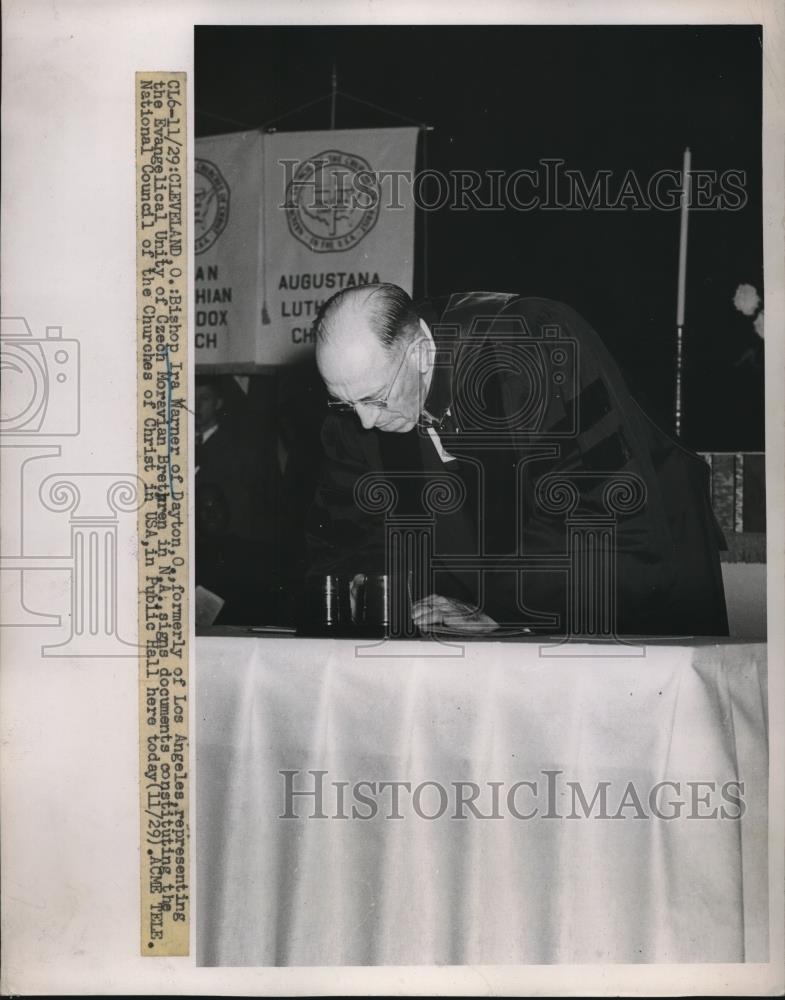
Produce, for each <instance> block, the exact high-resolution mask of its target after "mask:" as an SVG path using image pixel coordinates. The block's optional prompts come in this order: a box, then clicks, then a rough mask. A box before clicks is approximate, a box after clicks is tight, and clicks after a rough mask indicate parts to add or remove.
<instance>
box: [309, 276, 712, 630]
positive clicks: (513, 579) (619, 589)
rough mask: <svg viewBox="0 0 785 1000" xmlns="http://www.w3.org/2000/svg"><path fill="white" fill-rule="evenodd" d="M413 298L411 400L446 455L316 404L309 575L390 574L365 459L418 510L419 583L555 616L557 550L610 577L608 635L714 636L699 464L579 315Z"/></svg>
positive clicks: (563, 579)
mask: <svg viewBox="0 0 785 1000" xmlns="http://www.w3.org/2000/svg"><path fill="white" fill-rule="evenodd" d="M419 311H420V314H421V315H422V316H423V318H424V319H425V320H426V322H427V323H428V324H429V326H430V328H431V331H432V333H433V335H434V340H435V343H436V347H437V353H436V367H435V370H434V376H433V379H432V383H431V386H430V390H429V393H428V398H427V400H426V401H425V410H426V411H427V413H428V414H429V415H430V417H431V418H433V423H432V426H433V428H434V429H435V430H436V433H437V435H438V437H439V440H440V444H441V446H442V448H443V449H445V450H446V452H447V453H448V455H449V456H453V457H454V458H455V459H456V460H455V461H444V460H443V457H441V456H440V454H439V450H438V448H437V447H436V445H435V443H434V440H433V437H432V434H431V433H430V432H429V431H428V430H427V429H424V428H415V429H414V430H413V431H411V432H409V433H408V434H391V433H388V434H385V433H383V432H381V431H377V430H370V431H365V430H364V429H363V428H362V426H361V424H360V422H359V420H357V418H356V417H355V416H354V414H330V415H328V417H327V418H326V420H325V423H324V426H323V431H322V441H323V446H324V464H323V469H322V475H321V481H320V486H319V489H318V491H317V495H316V499H315V502H314V505H313V507H312V510H311V513H310V517H309V524H308V537H309V543H310V550H311V571H312V573H319V574H321V573H327V572H333V573H345V574H348V573H355V572H384V571H387V570H389V554H390V553H389V545H388V542H387V540H386V531H387V530H389V525H390V520H389V515H390V512H389V510H388V511H387V515H386V517H387V520H386V521H385V513H384V512H382V511H381V510H379V509H378V508H379V504H377V505H376V506H377V510H375V511H374V510H371V509H366V508H369V507H373V506H374V505H373V502H372V501H373V496H372V495H371V494H369V492H368V490H369V489H370V488H371V487H372V486H373V483H372V482H369V481H368V480H367V479H364V478H363V477H365V476H367V474H368V473H371V472H376V473H377V474H379V475H383V476H384V478H385V479H386V480H387V482H388V483H389V484H390V486H391V487H392V488H393V489H394V491H395V494H396V498H397V502H396V505H395V509H394V511H393V515H394V516H398V517H400V516H402V515H407V516H410V517H414V518H417V517H420V519H421V522H420V523H423V524H424V523H425V520H423V518H427V517H428V515H429V513H430V514H431V517H432V521H433V525H434V533H433V536H432V539H431V540H430V541H429V542H428V543H427V544H426V548H428V549H429V551H428V554H427V559H428V562H429V569H430V573H431V576H430V580H429V583H430V585H431V586H432V587H433V589H434V590H435V592H437V593H442V594H445V595H447V596H456V597H461V598H464V599H469V600H473V601H475V602H477V603H479V604H480V605H481V606H482V607H483V609H484V610H485V611H486V612H487V613H488V614H490V615H491V616H492V617H493V618H495V619H496V620H497V621H500V622H517V623H521V622H527V623H529V624H533V625H539V626H541V627H542V628H543V629H544V630H546V631H559V630H561V629H563V628H564V627H565V622H566V620H567V618H566V616H567V607H568V595H569V592H570V582H569V581H570V579H571V578H570V575H569V573H570V570H569V569H568V564H569V563H570V562H571V564H572V571H573V578H572V579H573V585H574V580H575V576H574V573H575V572H576V571H578V570H579V571H580V573H581V574H583V576H584V578H585V579H589V578H590V577H591V574H592V573H596V574H598V575H597V576H596V579H595V580H594V582H593V583H592V584H590V585H589V587H588V593H589V596H591V594H594V597H595V598H596V597H597V596H598V595H599V594H600V589H601V588H605V589H606V591H607V588H608V587H610V588H611V590H612V593H610V592H609V593H608V594H605V592H603V593H604V600H605V604H606V605H608V606H610V604H611V603H612V602H614V601H615V606H614V607H615V620H616V626H615V628H616V631H617V632H618V633H620V634H624V633H626V634H652V635H683V634H703V635H724V634H727V616H726V612H725V601H724V594H723V589H722V576H721V572H720V563H719V555H718V547H719V546H720V545H722V536H721V533H720V532H719V529H718V527H717V525H716V521H715V519H714V516H713V513H712V511H711V506H710V503H709V494H708V474H709V470H708V467H707V466H706V464H705V463H704V462H703V460H702V459H700V458H699V456H697V455H696V454H695V453H694V452H691V451H689V450H688V449H686V448H684V447H683V446H682V445H680V444H679V443H678V442H676V441H674V440H672V439H671V438H670V437H669V436H668V435H666V434H665V433H664V432H663V431H662V430H661V429H660V428H658V427H657V426H656V425H655V424H654V423H653V422H652V421H651V420H650V419H649V418H648V417H647V415H646V414H645V413H644V412H643V411H642V410H641V408H640V407H639V406H638V404H637V403H636V402H635V400H634V399H633V398H632V396H631V395H630V393H629V390H628V388H627V386H626V384H625V381H624V379H623V377H622V375H621V373H620V371H619V369H618V367H617V365H616V364H615V362H614V361H613V359H612V358H611V356H610V354H609V353H608V351H607V349H606V348H605V346H604V345H603V343H602V341H601V340H600V338H599V336H598V335H597V334H596V332H595V331H594V330H593V329H592V328H591V327H590V326H589V325H588V323H586V321H585V320H583V319H582V317H580V316H579V315H578V314H577V313H576V312H575V311H574V310H572V309H570V308H569V307H568V306H566V305H563V304H561V303H558V302H552V301H549V300H545V299H537V298H521V297H519V296H516V295H505V294H497V293H478V292H475V293H467V294H455V295H452V296H450V297H449V298H448V299H443V300H439V301H433V302H429V303H422V304H420V306H419ZM428 481H430V482H431V484H432V485H433V486H434V487H436V485H437V484H438V483H439V482H441V483H442V485H443V490H444V491H446V492H452V493H453V494H454V495H455V496H457V497H458V501H459V502H458V504H457V507H455V504H453V507H454V508H455V509H449V510H448V509H447V508H448V507H450V503H445V502H444V497H443V498H442V501H441V502H440V501H439V498H438V496H436V497H435V499H436V501H437V502H436V508H437V510H436V513H432V508H433V506H434V494H433V492H432V493H431V495H430V497H428V498H424V496H423V490H422V486H423V484H424V483H427V482H428ZM455 496H454V497H453V499H455ZM369 500H370V501H371V502H370V503H369ZM424 501H425V502H424ZM428 501H430V503H429V502H428ZM599 550H602V551H601V552H600V551H599ZM608 552H611V559H610V562H609V561H608V560H607V559H605V560H604V562H603V559H601V558H600V557H601V556H602V555H603V554H604V555H607V554H608ZM598 553H599V554H598ZM461 556H463V557H464V558H463V561H462V563H461V560H460V557H461ZM521 557H522V559H523V562H521ZM516 560H518V561H517V562H516ZM601 562H602V563H603V566H604V567H605V569H604V571H601V570H600V569H599V566H600V563H601ZM416 596H422V595H419V594H415V597H416ZM569 599H570V600H572V602H573V609H572V610H573V614H577V615H578V617H580V614H581V613H582V612H581V611H580V609H578V610H577V611H576V608H577V604H576V599H575V595H574V594H573V597H572V598H569ZM585 599H586V593H584V595H583V597H580V598H579V599H577V600H578V603H580V601H581V600H585Z"/></svg>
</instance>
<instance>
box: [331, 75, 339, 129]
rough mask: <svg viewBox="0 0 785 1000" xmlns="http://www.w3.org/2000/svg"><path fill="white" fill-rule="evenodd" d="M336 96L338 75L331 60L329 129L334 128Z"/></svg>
mask: <svg viewBox="0 0 785 1000" xmlns="http://www.w3.org/2000/svg"><path fill="white" fill-rule="evenodd" d="M337 96H338V76H337V74H336V72H335V62H334V61H333V75H332V89H331V91H330V129H331V130H332V129H334V128H335V98H336V97H337Z"/></svg>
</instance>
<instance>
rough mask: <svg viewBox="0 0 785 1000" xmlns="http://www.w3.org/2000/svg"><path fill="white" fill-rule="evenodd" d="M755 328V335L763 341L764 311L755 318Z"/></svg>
mask: <svg viewBox="0 0 785 1000" xmlns="http://www.w3.org/2000/svg"><path fill="white" fill-rule="evenodd" d="M752 325H753V326H754V327H755V333H757V335H758V336H759V337H760V338H761V340H762V339H763V310H762V309H761V311H760V312H759V313H758V315H757V316H756V317H755V322H754V323H753V324H752Z"/></svg>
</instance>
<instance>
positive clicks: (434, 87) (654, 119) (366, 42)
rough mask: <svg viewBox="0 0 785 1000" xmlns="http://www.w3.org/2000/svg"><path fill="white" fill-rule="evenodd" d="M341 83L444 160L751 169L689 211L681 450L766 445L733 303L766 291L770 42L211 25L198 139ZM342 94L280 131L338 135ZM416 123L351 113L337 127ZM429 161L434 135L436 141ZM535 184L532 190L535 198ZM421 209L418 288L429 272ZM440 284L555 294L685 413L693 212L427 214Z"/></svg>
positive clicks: (432, 275) (536, 31)
mask: <svg viewBox="0 0 785 1000" xmlns="http://www.w3.org/2000/svg"><path fill="white" fill-rule="evenodd" d="M333 64H335V66H336V70H337V76H338V87H339V89H340V90H343V91H346V92H347V93H348V94H350V95H353V96H354V97H356V98H361V99H362V100H365V101H369V102H371V103H373V104H376V105H379V106H380V107H383V108H385V109H389V110H390V111H391V112H395V113H397V114H399V115H401V116H405V117H406V118H409V119H413V120H415V121H417V122H424V123H428V124H430V125H432V126H434V131H433V132H431V133H428V134H427V135H426V136H425V146H426V148H425V152H426V155H427V166H428V168H430V169H436V170H441V171H443V172H448V171H450V170H456V169H475V170H478V171H484V170H489V169H497V170H504V171H507V172H512V171H514V170H518V169H521V168H529V169H536V168H537V163H538V161H539V160H540V159H542V158H551V157H559V158H563V159H564V160H565V164H564V166H565V167H567V168H572V169H576V170H581V171H583V173H584V176H586V178H587V179H590V178H591V176H592V175H593V174H594V173H595V172H596V171H597V170H601V169H606V170H612V171H613V179H612V182H611V190H612V191H613V190H615V189H617V188H618V185H619V184H620V182H621V179H622V178H623V176H624V174H625V173H626V171H627V170H629V169H632V170H634V171H636V173H637V175H638V177H639V178H640V179H641V183H642V184H643V185H644V186H645V184H646V182H647V181H648V179H649V178H650V177H651V175H652V174H653V173H654V172H656V171H657V170H660V169H674V170H680V169H681V164H682V154H683V149H684V147H685V146H686V145H689V146H690V147H691V149H692V164H693V169H710V170H716V171H717V172H718V173H721V172H722V171H725V170H731V169H733V170H743V171H745V172H746V185H745V190H746V194H747V201H746V204H745V205H744V207H743V208H742V209H741V210H738V211H729V210H723V211H717V210H705V211H693V212H691V213H690V233H689V264H688V276H687V314H686V334H685V337H686V340H685V385H684V415H683V440H684V441H685V443H686V444H688V445H689V446H691V447H693V448H695V449H696V450H700V451H726V450H727V451H737V450H760V449H762V448H763V445H764V431H763V426H764V405H763V359H762V355H763V343H762V341H761V339H760V338H759V337H758V336H757V334H756V333H755V332H754V330H753V326H752V319H750V318H748V317H745V316H742V315H741V314H740V313H738V312H737V311H736V310H735V309H734V307H733V302H732V299H733V294H734V291H735V289H736V287H737V285H739V284H740V283H742V282H748V283H750V284H752V285H754V286H755V287H756V288H757V289H758V291H759V292H761V293H762V290H763V289H762V282H763V267H762V234H761V216H762V207H761V30H760V28H758V27H756V26H743V27H737V26H728V27H723V26H713V27H684V26H678V27H643V26H640V27H637V26H632V27H627V26H625V27H540V26H535V27H532V26H509V25H507V26H460V27H458V26H416V27H408V26H383V27H354V26H350V27H267V26H261V27H241V28H240V27H238V28H235V27H197V28H196V33H195V67H196V130H197V135H198V136H199V135H214V134H218V133H222V132H231V131H239V130H242V129H247V128H254V127H257V126H261V125H264V124H266V123H268V122H270V120H271V119H276V118H278V116H280V115H284V114H285V113H287V112H289V111H291V110H292V109H293V108H296V107H298V106H299V105H301V104H303V103H305V102H308V101H312V100H313V99H314V98H318V97H321V96H323V95H326V94H328V93H329V90H330V78H331V70H332V66H333ZM329 108H330V105H329V101H328V100H325V101H321V102H319V103H317V104H315V105H313V106H312V107H310V108H307V109H305V110H303V111H300V112H298V113H296V114H293V115H291V116H288V117H286V118H284V119H283V120H281V121H278V122H276V127H277V128H278V129H281V130H284V129H286V130H303V129H324V128H327V127H329V123H330V119H329V114H330V110H329ZM401 124H404V122H403V121H402V120H401V119H399V118H396V117H394V116H393V115H392V114H386V113H384V112H382V111H377V110H374V109H372V108H369V107H366V106H363V105H360V104H357V103H355V102H352V101H349V100H346V99H344V98H342V97H340V96H339V98H338V101H337V118H336V127H338V128H364V127H379V126H385V125H387V126H394V125H401ZM418 165H419V167H420V168H421V167H422V165H423V136H422V135H421V140H420V148H419V164H418ZM523 190H524V191H525V190H526V189H525V188H524V189H523ZM425 214H426V213H424V212H422V211H421V212H418V217H417V253H416V264H415V287H414V293H415V296H418V295H422V294H423V293H424V292H425V291H426V289H425V287H424V280H425V276H426V268H425V267H424V263H425V255H424V242H423V230H424V221H425V220H424V216H425ZM427 230H428V242H427V247H428V251H427V283H428V288H427V291H428V292H429V293H430V294H433V295H436V294H439V293H445V292H450V291H468V290H476V289H490V290H498V291H515V292H520V293H522V294H532V295H544V296H548V297H552V298H556V299H559V300H562V301H564V302H567V303H569V304H570V305H572V306H573V307H575V308H576V309H577V310H578V311H579V312H581V313H582V314H583V315H584V316H585V317H586V318H587V319H588V320H589V321H590V322H591V323H592V325H593V326H594V327H595V328H596V329H597V330H598V332H599V333H600V334H601V336H602V337H603V339H604V340H605V341H606V343H607V345H608V346H609V348H610V349H611V351H612V352H613V353H614V354H615V356H616V357H617V359H618V361H619V362H620V364H621V365H622V367H623V369H624V371H625V372H626V374H627V376H628V378H629V380H630V382H631V384H632V386H633V389H634V391H635V392H636V393H637V394H638V395H639V396H640V397H641V401H642V402H643V403H644V405H646V406H647V408H648V409H649V410H651V411H652V413H653V415H654V416H655V417H656V418H657V419H658V420H659V421H660V423H661V424H663V425H664V426H666V427H669V425H670V423H671V422H672V414H673V383H674V380H673V365H674V343H675V312H676V275H677V262H678V241H679V213H678V211H675V212H663V211H659V210H656V209H654V210H644V211H633V210H631V209H628V210H622V211H616V212H609V211H599V210H596V209H595V210H583V211H577V212H575V211H573V212H570V211H566V210H551V211H548V210H542V209H535V210H533V211H529V212H516V211H512V210H509V211H505V212H501V213H500V212H481V211H468V212H456V211H452V210H450V208H449V207H447V208H444V209H442V210H437V211H435V212H429V213H427Z"/></svg>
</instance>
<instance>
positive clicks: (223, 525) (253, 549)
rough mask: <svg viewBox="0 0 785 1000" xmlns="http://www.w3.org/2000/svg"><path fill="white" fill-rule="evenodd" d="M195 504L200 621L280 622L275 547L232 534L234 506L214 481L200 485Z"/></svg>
mask: <svg viewBox="0 0 785 1000" xmlns="http://www.w3.org/2000/svg"><path fill="white" fill-rule="evenodd" d="M195 508H196V569H195V577H196V587H197V594H196V598H197V599H196V602H195V603H196V609H197V610H196V624H197V625H254V624H265V623H273V624H274V623H276V622H277V621H278V619H279V617H280V616H279V609H278V605H279V603H280V601H281V594H280V593H279V587H278V584H277V581H276V579H275V576H274V574H272V573H271V572H270V564H271V560H272V552H271V551H270V546H269V545H268V544H266V543H265V542H263V541H261V540H259V539H247V538H240V537H239V536H238V535H236V534H234V533H232V532H231V530H230V520H229V505H228V504H227V502H226V498H225V496H224V494H223V491H222V490H221V488H220V487H219V486H216V485H215V484H214V483H207V484H205V485H204V486H197V488H196V503H195ZM199 588H202V591H201V592H200V591H199ZM205 591H207V594H206V595H205V593H204V592H205ZM205 597H206V598H207V600H204V598H205ZM205 608H207V609H208V610H207V611H206V613H204V609H205Z"/></svg>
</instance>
